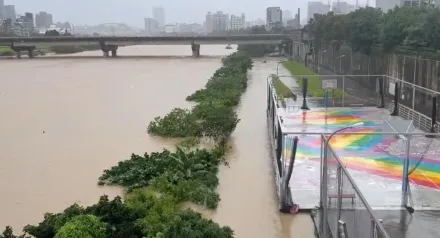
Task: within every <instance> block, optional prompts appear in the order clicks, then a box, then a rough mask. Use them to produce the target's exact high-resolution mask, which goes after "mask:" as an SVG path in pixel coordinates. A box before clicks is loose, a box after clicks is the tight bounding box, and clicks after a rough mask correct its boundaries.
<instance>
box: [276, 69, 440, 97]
mask: <svg viewBox="0 0 440 238" xmlns="http://www.w3.org/2000/svg"><path fill="white" fill-rule="evenodd" d="M278 77H280V78H285V77H289V78H295V77H299V78H301V77H384V78H388V79H391V80H392V81H393V82H399V83H403V84H406V85H410V86H412V87H415V88H418V89H420V90H423V91H426V92H429V93H432V94H435V95H440V92H438V91H435V90H432V89H429V88H425V87H422V86H419V85H417V84H414V83H410V82H407V81H405V80H402V79H398V78H395V77H392V76H389V75H384V74H333V75H320V74H304V75H279V76H278Z"/></svg>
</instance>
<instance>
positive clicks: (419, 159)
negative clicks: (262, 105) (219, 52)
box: [267, 76, 440, 238]
mask: <svg viewBox="0 0 440 238" xmlns="http://www.w3.org/2000/svg"><path fill="white" fill-rule="evenodd" d="M320 77H322V76H320ZM333 77H334V78H335V79H333ZM345 77H346V76H330V78H331V79H330V80H331V81H332V82H333V83H332V86H334V87H333V88H330V89H332V90H333V89H334V90H340V93H338V94H336V93H333V94H332V95H333V97H334V98H333V99H331V98H329V94H328V92H329V89H327V88H324V86H323V88H322V89H323V90H325V94H324V98H319V97H313V96H312V95H311V94H310V93H309V92H308V91H307V78H306V77H304V78H303V83H302V86H301V87H302V89H301V88H300V87H299V86H298V85H297V86H296V87H295V86H293V88H292V92H293V93H296V94H297V95H301V94H302V100H301V99H299V100H298V101H293V100H286V99H284V98H281V97H278V94H277V93H276V91H275V90H276V89H275V88H274V86H273V85H272V84H271V80H269V79H268V99H267V102H268V103H267V118H268V132H269V137H270V138H271V148H272V159H273V165H274V168H275V169H274V170H275V181H276V183H277V195H278V197H279V200H280V211H282V212H286V213H292V211H296V210H297V208H298V207H299V211H304V212H305V211H312V214H314V212H315V211H316V214H318V215H316V217H315V220H316V224H317V225H316V227H317V228H316V229H317V232H318V233H319V234H320V235H321V234H323V236H320V237H331V236H329V235H330V234H332V235H333V237H335V235H336V237H340V235H341V234H342V233H341V232H342V230H344V229H345V232H346V233H344V234H345V235H346V236H347V235H348V237H356V238H364V237H365V238H367V237H384V238H394V237H395V238H401V237H408V238H410V237H417V238H419V237H440V230H438V229H437V228H434V227H436V226H437V225H438V220H439V219H440V140H439V138H440V134H439V133H438V132H439V127H438V125H437V119H436V118H437V116H438V115H437V95H440V93H435V94H432V95H434V96H431V99H432V103H431V104H430V105H424V107H425V108H431V109H432V110H431V112H432V113H431V115H432V117H429V116H427V115H423V114H421V113H419V112H417V111H416V110H415V109H414V105H415V104H414V100H413V101H412V104H413V108H409V107H408V106H406V105H408V104H410V103H411V102H410V101H409V102H408V101H404V102H403V103H399V100H401V99H402V100H403V99H406V98H408V97H405V95H403V94H401V93H400V92H399V90H400V88H402V87H401V86H400V84H404V83H405V82H403V81H399V80H394V79H393V80H392V81H391V80H389V81H387V82H384V77H386V76H383V77H382V76H381V77H374V78H373V80H374V81H371V82H368V83H366V79H365V78H362V80H360V81H362V82H363V83H364V84H365V85H364V86H360V85H358V84H356V82H354V81H355V80H353V79H347V80H346V78H345ZM351 78H353V77H351ZM292 80H294V79H292ZM321 80H322V81H324V80H325V79H324V78H322V79H321ZM339 81H342V85H343V86H342V87H339V86H337V85H338V82H339ZM295 84H296V81H294V82H293V83H291V84H290V85H295ZM304 85H305V86H304ZM323 85H324V84H323ZM346 85H349V87H350V88H345V87H346ZM368 85H370V86H371V87H370V88H368V87H367V86H368ZM353 88H358V89H362V90H358V91H355V90H354V89H353ZM295 90H296V91H295ZM338 95H340V96H342V97H340V96H339V97H338ZM298 97H299V96H298ZM439 98H440V97H439ZM377 99H379V100H377ZM329 101H332V103H331V105H332V106H333V107H329ZM323 102H324V103H323ZM365 102H366V103H365ZM376 102H378V103H377V104H376ZM323 104H324V105H325V106H323ZM405 104H406V105H405ZM354 105H356V107H355V106H354ZM404 118H406V119H404ZM312 217H313V216H312ZM407 221H410V222H407ZM324 224H327V225H324ZM342 224H343V225H342ZM326 226H328V228H326ZM341 227H344V228H341ZM396 227H400V228H399V229H396ZM437 227H438V226H437ZM327 229H328V230H327ZM340 229H342V230H340ZM318 230H319V231H318ZM337 234H339V235H337ZM433 234H434V236H433ZM346 236H345V237H346Z"/></svg>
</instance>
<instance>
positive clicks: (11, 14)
mask: <svg viewBox="0 0 440 238" xmlns="http://www.w3.org/2000/svg"><path fill="white" fill-rule="evenodd" d="M5 16H6V19H11V21H12V23H14V22H16V21H17V13H16V12H15V6H14V5H6V6H5Z"/></svg>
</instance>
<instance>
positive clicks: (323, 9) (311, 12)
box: [307, 2, 330, 21]
mask: <svg viewBox="0 0 440 238" xmlns="http://www.w3.org/2000/svg"><path fill="white" fill-rule="evenodd" d="M329 11H330V6H329V5H328V4H324V3H322V2H308V4H307V21H309V19H311V18H314V16H315V14H326V13H327V12H329Z"/></svg>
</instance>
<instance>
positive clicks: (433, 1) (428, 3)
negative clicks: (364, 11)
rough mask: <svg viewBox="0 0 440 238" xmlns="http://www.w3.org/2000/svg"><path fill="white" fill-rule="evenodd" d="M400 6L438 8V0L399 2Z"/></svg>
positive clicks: (439, 0) (407, 0)
mask: <svg viewBox="0 0 440 238" xmlns="http://www.w3.org/2000/svg"><path fill="white" fill-rule="evenodd" d="M376 5H377V4H376ZM400 6H401V7H418V6H431V7H439V6H440V0H400Z"/></svg>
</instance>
